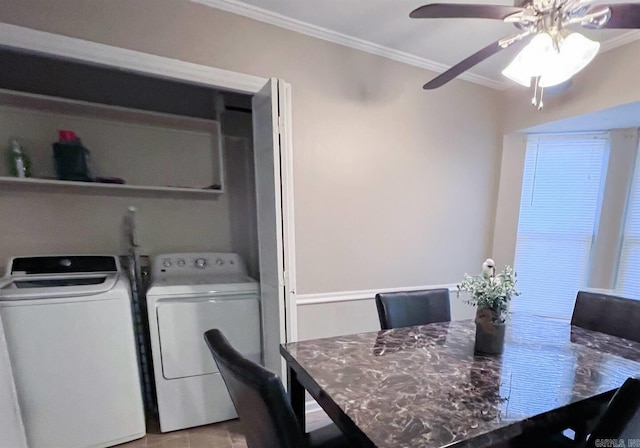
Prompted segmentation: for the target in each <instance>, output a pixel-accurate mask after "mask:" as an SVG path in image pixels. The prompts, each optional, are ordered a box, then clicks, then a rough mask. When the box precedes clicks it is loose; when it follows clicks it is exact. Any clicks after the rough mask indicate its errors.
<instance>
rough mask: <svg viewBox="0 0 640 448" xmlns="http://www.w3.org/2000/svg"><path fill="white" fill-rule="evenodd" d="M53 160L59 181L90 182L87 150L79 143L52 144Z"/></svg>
mask: <svg viewBox="0 0 640 448" xmlns="http://www.w3.org/2000/svg"><path fill="white" fill-rule="evenodd" d="M53 158H54V160H55V165H56V175H57V176H58V179H59V180H75V181H84V182H90V181H91V176H90V173H89V163H88V159H89V150H88V149H87V148H85V147H84V146H82V144H81V143H80V141H75V142H58V143H54V144H53Z"/></svg>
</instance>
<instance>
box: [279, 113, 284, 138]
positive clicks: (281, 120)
mask: <svg viewBox="0 0 640 448" xmlns="http://www.w3.org/2000/svg"><path fill="white" fill-rule="evenodd" d="M283 131H284V119H283V118H282V117H280V116H278V134H280V135H282V132H283Z"/></svg>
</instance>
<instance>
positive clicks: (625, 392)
mask: <svg viewBox="0 0 640 448" xmlns="http://www.w3.org/2000/svg"><path fill="white" fill-rule="evenodd" d="M620 439H622V440H624V442H625V446H627V447H629V446H632V445H634V444H635V446H639V445H640V380H639V379H637V378H629V379H627V380H626V381H625V382H624V384H623V385H622V386H621V387H620V389H618V391H617V392H616V394H615V395H614V396H613V398H612V399H611V401H610V402H609V405H608V406H607V410H606V411H605V412H604V414H602V416H601V417H600V418H599V419H598V423H596V426H595V427H594V428H593V431H591V434H590V435H589V438H588V439H587V444H586V448H596V447H602V446H608V445H606V444H607V443H611V442H613V441H620ZM632 440H633V441H634V442H631V441H632Z"/></svg>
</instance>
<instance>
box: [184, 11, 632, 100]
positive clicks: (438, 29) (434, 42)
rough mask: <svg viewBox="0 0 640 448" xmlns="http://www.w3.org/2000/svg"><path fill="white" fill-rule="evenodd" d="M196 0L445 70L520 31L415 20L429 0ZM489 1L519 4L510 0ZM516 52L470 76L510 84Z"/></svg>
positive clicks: (597, 35)
mask: <svg viewBox="0 0 640 448" xmlns="http://www.w3.org/2000/svg"><path fill="white" fill-rule="evenodd" d="M194 1H197V2H199V3H204V4H208V5H210V6H213V7H216V8H220V9H225V10H228V11H232V12H235V13H239V14H242V15H246V16H248V17H252V18H254V19H257V20H262V21H265V22H269V23H272V24H275V25H278V26H282V27H284V28H289V29H293V30H296V31H300V32H303V33H305V34H311V35H314V36H316V37H320V38H324V39H326V40H331V41H334V42H340V43H344V44H346V45H350V46H355V47H356V48H359V49H363V50H365V51H371V52H373V53H376V54H382V55H385V56H388V57H391V58H392V59H398V60H402V61H404V62H409V63H412V64H414V65H418V66H423V67H425V68H431V69H435V70H437V71H439V72H442V71H444V70H445V69H446V68H448V67H450V66H452V65H454V64H456V63H457V62H459V61H461V60H462V59H464V58H466V57H467V56H469V55H471V54H473V53H475V52H476V51H478V50H479V49H481V48H483V47H484V46H486V45H488V44H490V43H491V42H494V41H496V40H499V39H501V38H503V37H505V36H508V35H511V34H514V33H515V32H516V31H517V30H516V28H515V27H513V25H509V24H505V23H503V22H501V21H497V20H482V19H438V20H416V19H410V18H409V13H410V12H411V11H412V10H413V9H415V8H417V7H418V6H421V5H424V4H426V3H429V1H426V0H243V1H240V0H194ZM436 1H444V2H447V3H479V4H481V3H487V2H485V1H481V0H433V2H436ZM631 1H632V2H636V3H640V0H631ZM489 2H490V3H494V4H503V5H512V4H513V2H512V1H510V0H493V1H490V0H489ZM609 2H610V3H611V1H609ZM601 3H606V2H601ZM585 34H587V35H588V37H590V38H592V39H595V40H598V41H601V42H603V43H604V42H608V44H606V45H604V46H603V50H606V49H610V48H613V47H615V46H619V45H620V44H624V43H627V42H630V41H631V40H632V39H637V38H639V37H640V33H639V32H637V31H631V32H630V31H613V30H597V31H591V32H587V33H585ZM608 47H609V48H608ZM513 56H514V53H513V50H509V49H507V50H505V51H503V52H501V53H499V54H497V55H495V56H493V57H492V58H490V59H489V60H487V61H484V62H483V63H481V64H479V65H477V66H476V67H475V68H474V69H472V70H471V73H470V74H471V76H467V77H466V79H468V80H471V81H476V82H479V83H481V84H485V85H490V86H492V87H504V86H506V85H508V84H506V83H505V79H504V78H503V77H502V75H501V74H500V72H501V70H502V69H503V68H504V67H505V66H506V65H507V64H508V63H509V61H510V59H511V58H512V57H513ZM474 75H475V76H474ZM426 81H428V79H425V82H426ZM501 84H503V85H502V86H501Z"/></svg>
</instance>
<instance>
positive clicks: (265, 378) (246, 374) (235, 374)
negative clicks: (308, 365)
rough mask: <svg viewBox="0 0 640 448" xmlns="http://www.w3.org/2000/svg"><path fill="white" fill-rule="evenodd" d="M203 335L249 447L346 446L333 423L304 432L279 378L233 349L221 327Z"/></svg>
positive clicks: (342, 436)
mask: <svg viewBox="0 0 640 448" xmlns="http://www.w3.org/2000/svg"><path fill="white" fill-rule="evenodd" d="M204 339H205V341H206V342H207V345H208V346H209V349H210V350H211V354H212V355H213V359H214V360H215V362H216V364H217V365H218V369H219V370H220V374H221V375H222V379H223V380H224V382H225V384H226V386H227V390H228V391H229V395H230V396H231V400H232V401H233V404H234V406H235V408H236V412H237V413H238V417H239V419H240V423H241V425H242V427H243V432H244V435H245V437H246V441H247V447H248V448H346V447H348V446H349V443H348V441H347V439H346V437H345V436H344V435H343V434H342V433H341V432H340V430H339V429H338V428H337V427H336V426H335V425H328V426H325V427H323V428H320V429H317V430H315V431H311V432H310V433H308V434H305V433H304V432H303V431H302V430H301V429H300V426H299V424H298V420H297V419H296V417H295V414H294V412H293V409H292V408H291V405H290V404H289V401H288V400H287V395H286V393H285V391H284V387H283V386H282V382H281V381H280V378H279V377H278V375H276V374H275V373H273V372H271V371H269V370H267V369H265V368H264V367H262V366H260V365H258V364H256V363H254V362H252V361H250V360H248V359H247V358H245V357H243V356H242V355H241V354H240V353H239V352H238V351H236V350H235V349H234V348H233V347H232V346H231V344H229V341H228V340H227V338H226V337H225V336H224V335H223V334H222V332H221V331H220V330H217V329H214V330H209V331H207V332H206V333H205V334H204Z"/></svg>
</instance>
